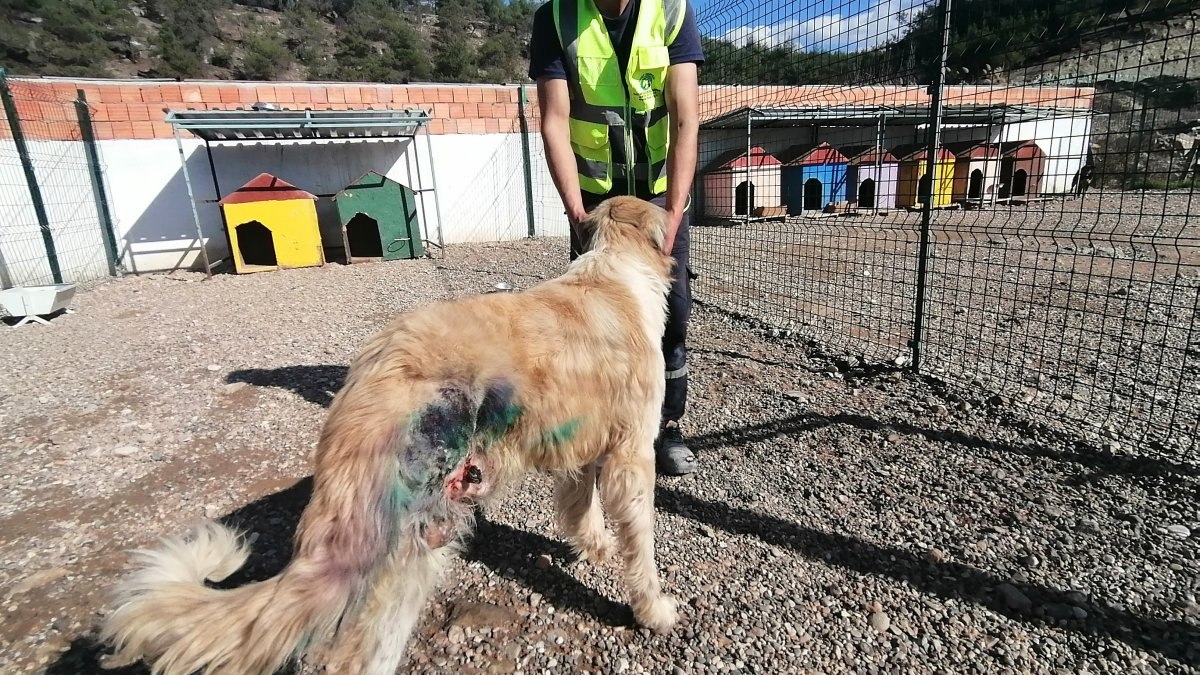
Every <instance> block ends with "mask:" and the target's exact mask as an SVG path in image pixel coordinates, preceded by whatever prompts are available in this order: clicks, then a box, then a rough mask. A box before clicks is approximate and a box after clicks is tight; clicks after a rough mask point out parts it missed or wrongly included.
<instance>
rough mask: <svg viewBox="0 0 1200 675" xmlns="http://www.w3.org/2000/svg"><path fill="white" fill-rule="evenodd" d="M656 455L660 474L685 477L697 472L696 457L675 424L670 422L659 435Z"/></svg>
mask: <svg viewBox="0 0 1200 675" xmlns="http://www.w3.org/2000/svg"><path fill="white" fill-rule="evenodd" d="M655 454H656V455H657V458H658V470H659V472H660V473H664V474H666V475H668V476H683V475H686V474H689V473H694V472H695V471H696V456H695V455H693V454H692V451H691V449H689V448H688V446H687V444H686V443H684V442H683V434H682V433H680V431H679V425H678V424H676V423H675V422H668V423H667V425H666V426H664V427H663V429H662V431H661V432H660V433H659V436H658V441H657V442H656V443H655Z"/></svg>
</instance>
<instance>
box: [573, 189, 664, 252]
mask: <svg viewBox="0 0 1200 675" xmlns="http://www.w3.org/2000/svg"><path fill="white" fill-rule="evenodd" d="M580 229H581V230H582V232H581V234H583V235H584V237H586V238H590V239H591V241H592V247H593V248H596V247H598V246H600V245H606V246H618V247H624V248H628V247H631V246H632V247H633V248H636V249H642V250H653V251H655V252H658V253H661V252H662V248H663V242H664V241H665V240H666V237H667V212H666V210H665V209H663V208H662V207H660V206H658V205H657V204H654V203H652V202H648V201H646V200H644V199H639V198H637V197H628V196H618V197H611V198H609V199H606V200H604V201H603V202H600V204H599V205H598V206H596V208H594V209H592V211H591V213H589V214H588V217H587V218H586V219H585V220H584V221H583V222H581V223H580Z"/></svg>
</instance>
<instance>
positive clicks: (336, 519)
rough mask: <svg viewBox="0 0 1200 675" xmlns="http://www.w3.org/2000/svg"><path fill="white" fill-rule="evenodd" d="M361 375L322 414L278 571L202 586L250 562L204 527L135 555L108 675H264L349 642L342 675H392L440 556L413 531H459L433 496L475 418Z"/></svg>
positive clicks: (461, 393) (473, 410) (458, 405)
mask: <svg viewBox="0 0 1200 675" xmlns="http://www.w3.org/2000/svg"><path fill="white" fill-rule="evenodd" d="M373 368H374V366H367V365H364V366H362V367H361V368H359V369H357V370H355V371H354V372H353V373H352V375H351V377H350V378H348V382H347V386H346V387H345V388H343V389H342V390H341V391H340V392H339V394H338V397H337V398H336V399H335V401H334V403H333V405H332V406H331V409H330V415H329V417H328V419H327V421H326V424H325V426H324V428H323V430H322V434H321V440H320V447H321V452H319V453H318V456H317V459H316V461H317V470H316V471H315V472H314V475H313V496H312V498H311V500H310V501H309V504H308V505H307V506H306V507H305V510H304V513H303V514H302V516H301V518H300V523H299V526H298V528H297V530H296V538H295V541H296V543H295V547H294V552H293V556H292V560H291V562H289V563H288V566H287V567H286V568H285V569H284V570H283V571H282V572H280V573H279V574H278V575H277V576H275V577H272V578H270V579H267V580H264V581H259V582H255V583H251V584H248V585H246V586H242V587H239V588H234V589H215V588H210V587H208V586H206V585H205V583H204V582H205V581H206V580H211V581H219V580H221V579H224V578H225V577H227V576H229V575H230V574H232V573H233V572H234V571H235V570H237V569H238V568H240V567H241V566H242V565H243V564H244V563H245V562H246V559H247V557H248V553H249V551H248V548H247V546H246V545H245V544H244V543H243V542H241V541H240V540H239V538H238V536H237V534H236V533H234V532H233V531H232V530H230V529H228V528H226V527H225V526H223V525H220V524H217V523H208V524H206V525H204V526H202V527H200V528H199V529H198V530H197V531H196V532H195V533H194V535H193V536H192V537H190V538H187V537H170V538H166V539H165V540H163V541H162V542H161V545H160V546H159V547H157V548H156V549H154V550H142V551H138V552H136V554H135V557H136V562H137V563H138V565H137V569H136V570H135V571H134V572H133V573H132V574H131V575H129V576H128V577H126V578H125V579H123V580H121V581H120V582H119V583H118V584H117V585H116V587H115V589H114V603H113V604H114V606H115V607H114V610H113V612H112V613H111V614H110V615H109V617H108V618H107V620H106V622H105V625H104V627H103V628H102V630H101V638H102V639H103V640H104V641H105V642H109V643H111V644H113V646H114V647H115V653H114V655H113V657H112V658H111V659H110V661H111V664H112V666H113V667H117V666H121V665H126V664H129V663H133V662H135V661H137V660H139V659H142V658H144V659H145V660H146V661H147V663H148V664H150V665H151V667H152V671H153V672H154V673H155V675H192V674H194V673H203V674H204V675H215V674H218V673H219V674H222V675H224V674H227V673H228V674H230V675H269V674H270V673H273V672H275V671H276V670H278V669H279V668H280V667H282V666H284V665H286V664H287V663H288V662H290V661H292V660H294V659H296V658H298V657H301V656H305V655H308V654H312V653H315V652H321V654H320V655H321V656H322V657H328V656H329V655H328V654H326V653H325V652H327V651H333V652H335V654H334V656H339V655H338V654H337V653H336V652H342V650H343V647H344V645H347V644H359V645H362V646H363V649H364V650H365V651H366V652H367V654H365V655H363V654H360V655H359V656H358V657H357V659H356V658H353V657H352V658H351V659H350V660H351V661H355V660H357V662H358V667H357V668H356V669H354V670H353V671H352V672H360V673H361V672H365V673H378V672H394V670H395V663H396V662H397V661H398V659H399V655H400V652H401V651H402V650H403V648H404V643H405V642H406V641H407V639H408V636H409V635H410V633H411V631H412V628H413V625H414V623H415V621H416V615H417V614H418V613H419V611H420V607H421V605H423V603H424V602H425V600H426V599H427V597H428V594H429V593H430V592H432V588H433V584H434V583H435V581H436V579H437V577H438V574H439V573H440V571H441V569H442V567H443V565H444V562H445V557H446V555H447V554H448V553H450V552H451V551H452V550H453V547H445V550H439V551H435V550H431V549H430V547H429V546H428V545H427V544H426V541H425V539H424V532H425V528H426V526H428V525H436V524H437V523H441V522H451V523H461V522H464V521H465V520H466V519H465V516H464V513H469V512H470V509H469V508H468V507H466V506H464V505H458V504H452V503H449V502H448V501H447V500H446V499H444V498H443V496H442V491H441V485H442V480H443V477H444V476H445V475H446V474H447V472H448V471H450V470H451V469H452V468H453V467H454V466H455V465H456V463H458V462H459V461H460V460H461V459H462V458H463V457H464V456H465V453H466V449H465V447H464V446H465V443H466V439H467V437H468V436H469V435H470V434H471V433H472V432H473V431H474V429H475V428H476V416H477V414H482V413H484V412H486V411H485V410H481V409H480V407H479V406H480V404H479V403H478V402H477V396H478V395H477V394H475V393H472V392H471V391H469V390H467V389H463V390H459V389H455V388H446V387H439V386H438V384H437V383H424V384H419V385H414V384H411V383H409V384H407V385H405V386H403V387H392V388H389V387H386V386H384V384H383V383H386V382H388V380H387V379H386V378H374V377H371V376H370V375H371V372H372V369H373ZM356 382H360V384H356ZM484 419H487V418H486V415H485V416H484ZM396 420H406V421H405V422H401V423H399V424H398V423H397V422H396ZM452 450H453V451H452ZM456 532H459V533H460V534H461V528H460V529H459V530H456ZM381 593H382V595H381ZM398 598H402V601H400V602H399V604H397V599H398ZM389 624H390V625H389ZM381 631H384V632H390V634H388V635H386V636H384V635H381ZM335 638H336V640H335ZM334 642H336V643H337V644H336V646H335V647H334V648H333V649H332V650H330V645H331V644H333V643H334ZM341 657H342V658H345V655H344V654H342V655H341ZM364 659H365V660H366V662H365V663H364ZM389 664H390V666H389ZM387 667H391V671H387ZM341 672H351V671H347V670H344V669H343V670H342V671H341Z"/></svg>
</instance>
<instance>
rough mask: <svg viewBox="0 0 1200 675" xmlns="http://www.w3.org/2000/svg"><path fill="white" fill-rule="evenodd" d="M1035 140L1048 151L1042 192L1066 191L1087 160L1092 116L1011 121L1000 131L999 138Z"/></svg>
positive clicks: (1005, 139)
mask: <svg viewBox="0 0 1200 675" xmlns="http://www.w3.org/2000/svg"><path fill="white" fill-rule="evenodd" d="M1030 139H1032V140H1034V141H1036V142H1037V144H1038V147H1040V148H1041V149H1042V152H1044V153H1046V162H1045V164H1044V165H1043V175H1042V179H1041V186H1040V187H1039V191H1040V192H1041V193H1042V194H1055V193H1067V192H1070V191H1071V180H1072V179H1073V178H1074V177H1075V174H1076V173H1077V172H1078V171H1079V169H1080V167H1082V166H1083V163H1084V161H1086V159H1087V152H1088V145H1089V144H1090V143H1091V140H1092V118H1091V116H1090V115H1086V116H1082V115H1081V116H1079V117H1070V118H1061V119H1053V120H1042V121H1038V122H1022V123H1020V124H1010V125H1008V126H1006V127H1005V128H1004V129H1003V131H1002V132H1001V133H1000V134H998V138H997V140H998V141H1002V142H1009V141H1024V140H1030Z"/></svg>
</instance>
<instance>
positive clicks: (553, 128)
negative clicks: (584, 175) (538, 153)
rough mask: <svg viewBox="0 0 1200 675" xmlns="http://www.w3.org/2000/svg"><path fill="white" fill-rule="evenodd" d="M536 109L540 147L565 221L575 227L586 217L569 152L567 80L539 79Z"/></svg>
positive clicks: (573, 154) (577, 177)
mask: <svg viewBox="0 0 1200 675" xmlns="http://www.w3.org/2000/svg"><path fill="white" fill-rule="evenodd" d="M537 92H538V109H539V110H540V111H541V116H542V144H543V145H544V146H545V148H546V163H547V164H548V165H549V167H550V178H551V180H553V181H554V187H555V188H557V189H558V196H559V198H561V199H562V203H563V207H564V208H566V210H567V219H568V220H569V221H570V222H571V226H572V227H574V226H576V225H578V224H579V221H581V220H583V219H584V218H585V217H586V216H587V212H586V211H584V209H583V195H582V194H580V192H579V176H578V173H577V169H576V166H575V153H574V152H573V151H572V150H571V131H570V125H569V121H568V120H569V116H570V113H571V101H570V93H569V92H568V90H567V81H566V80H562V79H557V78H555V79H550V78H539V79H538V81H537Z"/></svg>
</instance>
